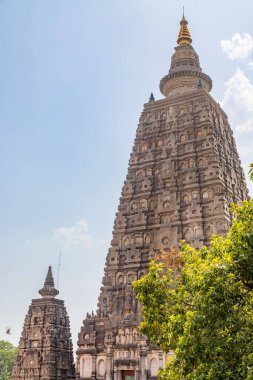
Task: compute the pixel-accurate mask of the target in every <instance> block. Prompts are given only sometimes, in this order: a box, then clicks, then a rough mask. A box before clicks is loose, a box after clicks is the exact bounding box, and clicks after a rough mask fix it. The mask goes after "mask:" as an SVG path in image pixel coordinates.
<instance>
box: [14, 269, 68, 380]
mask: <svg viewBox="0 0 253 380" xmlns="http://www.w3.org/2000/svg"><path fill="white" fill-rule="evenodd" d="M39 294H40V295H41V296H42V298H40V299H34V300H32V304H31V306H30V307H29V310H28V313H27V315H26V317H25V322H24V327H23V332H22V335H21V338H20V342H19V347H18V354H17V358H16V363H15V365H14V367H13V370H12V380H21V379H22V380H24V379H25V380H26V379H30V380H72V379H75V374H74V362H73V349H72V342H71V334H70V327H69V318H68V315H67V311H66V308H65V306H64V301H62V300H59V299H56V298H55V297H56V296H57V294H59V291H58V290H57V289H56V288H55V286H54V279H53V275H52V268H51V266H50V267H49V268H48V272H47V276H46V279H45V283H44V286H43V288H42V289H40V290H39Z"/></svg>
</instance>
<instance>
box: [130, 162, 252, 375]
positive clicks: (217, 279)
mask: <svg viewBox="0 0 253 380" xmlns="http://www.w3.org/2000/svg"><path fill="white" fill-rule="evenodd" d="M252 170H253V167H252ZM252 175H253V174H252ZM231 210H232V212H233V214H234V215H235V216H236V219H234V221H233V224H232V227H231V229H230V231H229V233H228V235H227V236H226V237H219V236H213V237H212V239H211V243H210V246H209V247H208V248H207V247H202V248H201V249H199V250H196V249H194V248H191V247H190V246H189V245H188V244H186V243H185V242H182V245H181V247H180V250H179V251H178V252H177V251H175V250H170V251H168V252H164V251H163V252H162V254H161V256H159V257H158V258H156V260H154V261H152V262H151V264H150V269H149V272H148V274H147V275H146V276H144V277H143V278H141V279H140V280H138V281H136V282H135V283H134V289H135V292H136V294H137V298H138V300H139V301H140V302H141V303H142V310H143V322H142V324H141V326H140V329H141V332H142V333H143V334H145V335H148V336H149V338H150V340H151V341H152V342H153V343H156V344H158V345H159V346H160V347H161V348H162V349H163V350H164V351H165V352H169V350H171V349H173V350H174V351H175V356H174V358H173V360H172V361H171V360H170V362H169V363H168V364H167V366H166V368H165V370H164V371H163V372H161V373H160V377H159V378H160V379H164V380H165V379H166V380H169V379H173V380H177V379H178V380H179V379H180V380H183V379H194V380H208V379H219V380H223V379H224V380H225V379H230V380H233V379H237V380H238V379H247V380H249V379H253V201H252V200H249V201H244V202H243V204H242V205H241V206H239V205H232V206H231Z"/></svg>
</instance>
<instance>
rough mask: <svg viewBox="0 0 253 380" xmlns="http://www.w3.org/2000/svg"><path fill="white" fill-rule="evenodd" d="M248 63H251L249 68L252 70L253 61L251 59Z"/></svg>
mask: <svg viewBox="0 0 253 380" xmlns="http://www.w3.org/2000/svg"><path fill="white" fill-rule="evenodd" d="M248 65H249V68H250V69H251V70H253V61H250V62H249V63H248Z"/></svg>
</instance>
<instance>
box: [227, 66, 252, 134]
mask: <svg viewBox="0 0 253 380" xmlns="http://www.w3.org/2000/svg"><path fill="white" fill-rule="evenodd" d="M225 86H226V90H225V94H224V97H223V100H222V106H223V107H224V109H225V110H226V111H227V112H228V113H229V116H230V119H231V122H233V125H234V127H235V129H236V130H237V131H238V132H244V133H252V132H253V84H252V83H251V82H250V80H249V79H248V78H247V77H246V75H245V74H244V73H243V72H242V71H241V70H240V69H237V70H236V72H235V74H234V75H233V76H232V77H231V78H230V79H229V80H228V81H227V82H226V83H225Z"/></svg>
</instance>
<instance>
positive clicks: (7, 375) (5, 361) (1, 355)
mask: <svg viewBox="0 0 253 380" xmlns="http://www.w3.org/2000/svg"><path fill="white" fill-rule="evenodd" d="M16 354H17V349H16V347H14V346H13V345H12V344H11V343H10V342H7V341H5V340H0V379H1V380H10V379H11V371H12V366H13V364H14V361H15V358H16Z"/></svg>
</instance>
